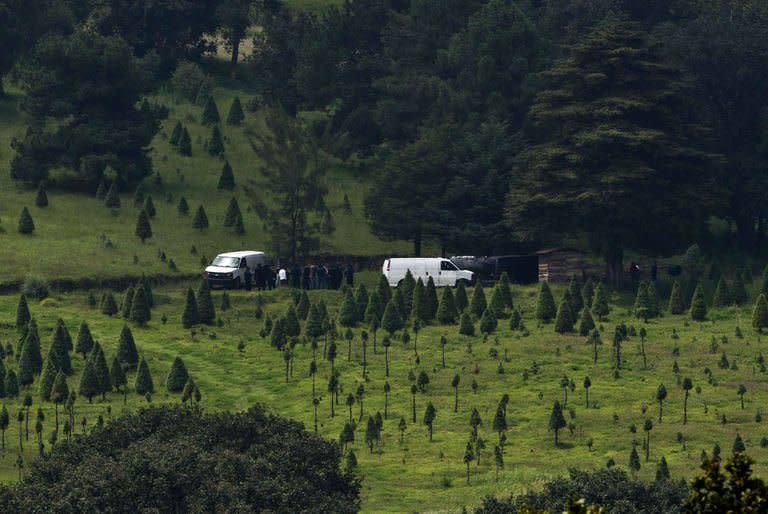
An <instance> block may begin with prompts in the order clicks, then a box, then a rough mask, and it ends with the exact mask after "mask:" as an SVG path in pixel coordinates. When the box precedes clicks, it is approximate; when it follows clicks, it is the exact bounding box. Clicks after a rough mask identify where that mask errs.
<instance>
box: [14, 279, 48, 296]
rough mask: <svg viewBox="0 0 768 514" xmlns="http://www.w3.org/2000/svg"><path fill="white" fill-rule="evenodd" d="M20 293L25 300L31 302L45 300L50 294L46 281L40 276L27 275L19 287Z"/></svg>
mask: <svg viewBox="0 0 768 514" xmlns="http://www.w3.org/2000/svg"><path fill="white" fill-rule="evenodd" d="M21 292H22V293H23V294H24V296H26V297H27V298H31V299H33V300H42V299H43V298H47V297H48V294H49V293H50V289H49V288H48V281H47V280H46V279H45V277H42V276H40V275H27V276H26V277H25V278H24V284H23V285H22V286H21Z"/></svg>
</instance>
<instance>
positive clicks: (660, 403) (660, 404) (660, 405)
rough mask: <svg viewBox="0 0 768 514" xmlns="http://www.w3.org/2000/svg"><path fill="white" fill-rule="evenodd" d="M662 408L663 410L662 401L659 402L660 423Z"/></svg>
mask: <svg viewBox="0 0 768 514" xmlns="http://www.w3.org/2000/svg"><path fill="white" fill-rule="evenodd" d="M662 408H663V406H662V402H661V400H659V423H661V411H662Z"/></svg>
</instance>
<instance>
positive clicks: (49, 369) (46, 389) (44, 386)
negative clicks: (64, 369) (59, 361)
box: [39, 359, 59, 401]
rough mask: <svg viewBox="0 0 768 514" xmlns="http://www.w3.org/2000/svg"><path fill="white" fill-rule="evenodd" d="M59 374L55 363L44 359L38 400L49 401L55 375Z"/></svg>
mask: <svg viewBox="0 0 768 514" xmlns="http://www.w3.org/2000/svg"><path fill="white" fill-rule="evenodd" d="M58 373H59V369H58V368H57V367H56V361H55V360H53V359H46V361H45V367H44V368H43V374H42V375H40V384H39V387H40V398H42V399H43V400H45V401H48V400H50V399H51V389H53V382H54V381H55V380H56V375H57V374H58Z"/></svg>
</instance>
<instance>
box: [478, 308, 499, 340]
mask: <svg viewBox="0 0 768 514" xmlns="http://www.w3.org/2000/svg"><path fill="white" fill-rule="evenodd" d="M497 325H498V321H497V320H496V314H495V313H494V312H493V309H492V308H490V307H488V308H487V309H485V312H483V315H482V317H481V318H480V332H482V333H483V334H491V333H493V332H494V331H495V330H496V326H497Z"/></svg>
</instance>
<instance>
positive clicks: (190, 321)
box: [181, 287, 200, 328]
mask: <svg viewBox="0 0 768 514" xmlns="http://www.w3.org/2000/svg"><path fill="white" fill-rule="evenodd" d="M198 323H200V314H199V312H198V310H197V299H196V298H195V293H194V291H192V288H191V287H190V288H189V289H187V301H186V303H185V304H184V313H183V314H182V315H181V325H182V326H183V327H184V328H191V327H193V326H194V325H197V324H198Z"/></svg>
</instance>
